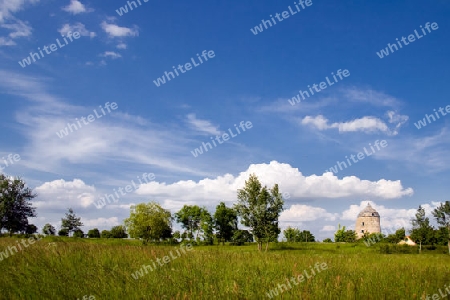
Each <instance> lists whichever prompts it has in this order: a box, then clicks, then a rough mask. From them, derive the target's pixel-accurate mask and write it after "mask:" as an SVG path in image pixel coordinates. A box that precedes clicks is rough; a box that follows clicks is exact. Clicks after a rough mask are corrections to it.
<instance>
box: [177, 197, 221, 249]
mask: <svg viewBox="0 0 450 300" xmlns="http://www.w3.org/2000/svg"><path fill="white" fill-rule="evenodd" d="M175 219H176V221H177V222H178V223H180V224H181V227H183V228H184V229H185V230H186V231H187V236H188V237H189V238H190V239H192V238H193V237H194V233H195V240H197V241H198V240H199V238H200V236H202V237H203V238H204V240H205V241H206V240H208V241H209V240H210V239H211V238H212V229H213V226H214V223H213V220H212V217H211V214H210V213H209V212H208V211H207V210H206V208H204V207H203V208H201V207H199V206H197V205H184V206H183V207H182V208H181V209H180V211H178V212H177V213H175Z"/></svg>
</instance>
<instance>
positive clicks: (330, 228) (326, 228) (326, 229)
mask: <svg viewBox="0 0 450 300" xmlns="http://www.w3.org/2000/svg"><path fill="white" fill-rule="evenodd" d="M320 231H321V232H335V231H336V226H333V225H325V226H323V227H322V229H321V230H320Z"/></svg>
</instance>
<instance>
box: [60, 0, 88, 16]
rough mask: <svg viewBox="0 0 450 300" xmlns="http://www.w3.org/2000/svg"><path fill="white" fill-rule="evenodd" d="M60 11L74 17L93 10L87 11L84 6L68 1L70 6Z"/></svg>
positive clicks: (75, 0) (73, 0)
mask: <svg viewBox="0 0 450 300" xmlns="http://www.w3.org/2000/svg"><path fill="white" fill-rule="evenodd" d="M62 10H64V11H66V12H69V13H72V14H74V15H76V14H81V13H87V12H92V11H94V10H93V9H87V8H86V6H84V4H83V3H81V2H80V1H78V0H70V4H69V5H67V6H65V7H63V8H62Z"/></svg>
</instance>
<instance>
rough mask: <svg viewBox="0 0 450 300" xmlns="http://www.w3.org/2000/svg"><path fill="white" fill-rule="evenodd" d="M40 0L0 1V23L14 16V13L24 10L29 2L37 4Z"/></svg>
mask: <svg viewBox="0 0 450 300" xmlns="http://www.w3.org/2000/svg"><path fill="white" fill-rule="evenodd" d="M37 2H39V0H2V1H0V23H3V22H5V20H7V19H11V18H13V13H15V12H18V11H20V10H22V9H23V8H24V7H25V6H26V5H27V4H35V3H37Z"/></svg>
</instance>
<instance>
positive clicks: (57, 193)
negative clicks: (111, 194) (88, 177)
mask: <svg viewBox="0 0 450 300" xmlns="http://www.w3.org/2000/svg"><path fill="white" fill-rule="evenodd" d="M36 193H37V194H38V196H39V198H36V199H38V201H35V202H34V205H35V206H36V207H37V208H67V207H74V208H76V207H83V208H85V207H88V206H89V205H91V204H92V203H93V202H94V200H95V188H94V187H93V186H89V185H87V184H85V183H84V182H83V181H82V180H80V179H74V180H73V181H65V180H64V179H59V180H54V181H51V182H46V183H44V184H42V185H41V186H38V187H37V188H36Z"/></svg>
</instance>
